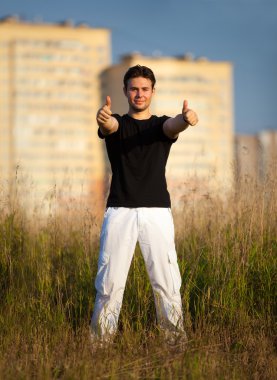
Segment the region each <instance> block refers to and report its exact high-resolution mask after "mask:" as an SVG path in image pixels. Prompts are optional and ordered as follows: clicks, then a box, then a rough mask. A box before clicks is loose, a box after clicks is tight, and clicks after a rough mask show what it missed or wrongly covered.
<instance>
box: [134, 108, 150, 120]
mask: <svg viewBox="0 0 277 380" xmlns="http://www.w3.org/2000/svg"><path fill="white" fill-rule="evenodd" d="M128 115H129V116H131V117H132V118H133V119H137V120H145V119H150V117H151V113H150V111H149V109H147V110H145V111H141V112H138V111H135V110H133V109H131V108H130V109H129V112H128Z"/></svg>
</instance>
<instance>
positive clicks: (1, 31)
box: [0, 17, 111, 202]
mask: <svg viewBox="0 0 277 380" xmlns="http://www.w3.org/2000/svg"><path fill="white" fill-rule="evenodd" d="M110 50H111V48H110V31H109V30H108V29H94V28H90V27H88V26H86V25H79V26H73V25H72V24H71V23H70V22H64V23H61V24H42V23H28V22H22V21H20V20H18V19H17V18H14V17H9V18H6V19H2V20H1V21H0V179H1V181H2V183H12V178H14V177H15V175H16V170H17V169H16V168H19V169H18V170H19V171H20V172H21V173H22V175H23V176H26V178H27V180H26V182H27V184H28V181H30V185H31V184H33V186H34V189H35V193H36V194H37V196H38V197H39V198H41V199H42V198H43V197H44V196H45V194H47V192H49V191H50V192H51V190H53V188H55V189H56V191H57V192H59V191H62V197H63V198H64V199H66V198H67V197H71V198H72V197H73V198H80V197H90V199H91V200H92V202H93V201H94V194H99V187H101V186H102V183H103V171H104V164H103V159H101V157H102V145H101V143H100V142H99V139H98V137H97V133H96V130H97V127H96V121H95V114H96V112H97V109H98V108H99V105H100V82H99V74H100V73H101V71H102V70H103V69H105V68H106V67H107V66H108V65H110V62H111V53H110ZM27 188H28V185H27ZM95 199H96V198H95Z"/></svg>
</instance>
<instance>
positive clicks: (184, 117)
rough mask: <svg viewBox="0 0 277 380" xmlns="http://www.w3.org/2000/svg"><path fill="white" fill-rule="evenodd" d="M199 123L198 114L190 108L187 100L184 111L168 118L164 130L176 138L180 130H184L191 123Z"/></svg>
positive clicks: (170, 136) (167, 134)
mask: <svg viewBox="0 0 277 380" xmlns="http://www.w3.org/2000/svg"><path fill="white" fill-rule="evenodd" d="M197 123H198V116H197V114H196V113H195V112H194V111H193V110H191V109H189V108H188V101H187V100H185V101H184V104H183V109H182V113H181V114H179V115H177V116H175V117H171V118H170V119H167V120H166V121H165V122H164V125H163V130H164V133H165V135H166V136H167V137H169V138H170V139H175V138H177V137H178V135H179V133H180V132H183V131H184V130H185V129H187V128H188V126H189V125H191V126H194V125H196V124H197Z"/></svg>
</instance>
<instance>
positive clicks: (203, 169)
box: [102, 54, 234, 200]
mask: <svg viewBox="0 0 277 380" xmlns="http://www.w3.org/2000/svg"><path fill="white" fill-rule="evenodd" d="M136 64H140V65H145V66H148V67H150V68H151V69H152V70H153V71H154V74H155V76H156V80H157V83H156V92H155V95H154V98H153V101H152V107H151V111H152V114H157V115H168V116H175V115H176V114H178V113H180V112H181V110H182V105H183V101H184V100H185V99H187V100H188V103H189V108H192V109H194V110H195V111H196V112H197V113H198V116H199V123H198V125H197V126H196V127H190V128H189V129H187V130H186V131H185V132H183V133H181V134H180V135H179V139H178V141H177V143H176V144H174V145H173V147H172V150H171V153H170V157H169V160H168V164H167V181H168V185H169V188H170V191H171V192H173V193H175V197H174V199H178V200H180V199H181V198H182V196H184V195H186V192H187V191H188V190H189V191H191V190H192V189H194V190H195V189H196V190H197V192H198V193H199V194H205V193H207V191H208V188H213V189H214V188H217V189H219V190H220V191H222V190H223V189H228V188H230V186H231V185H232V182H233V175H234V122H233V112H234V110H233V73H232V64H231V63H230V62H211V61H208V60H207V59H205V58H200V59H197V60H194V59H192V58H191V57H190V56H183V57H177V58H176V57H175V58H173V57H146V56H142V55H140V54H131V55H128V56H125V57H123V59H122V61H121V62H120V63H119V64H117V65H113V66H111V67H110V68H108V69H107V70H105V71H104V72H103V74H102V93H103V99H102V102H104V99H105V96H106V95H110V96H111V100H112V111H113V112H116V113H119V114H123V113H126V112H127V102H126V98H125V96H124V95H123V91H122V88H123V81H122V80H123V76H124V74H125V72H126V71H127V70H128V68H129V67H131V66H134V65H136Z"/></svg>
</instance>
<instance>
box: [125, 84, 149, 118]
mask: <svg viewBox="0 0 277 380" xmlns="http://www.w3.org/2000/svg"><path fill="white" fill-rule="evenodd" d="M124 94H125V95H126V97H127V99H128V103H129V105H130V108H132V109H133V110H134V111H136V112H142V111H145V110H147V109H148V108H149V106H150V103H151V99H152V95H153V94H154V89H152V83H151V80H150V79H147V78H143V77H138V78H131V79H129V81H128V86H127V89H126V88H124Z"/></svg>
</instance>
